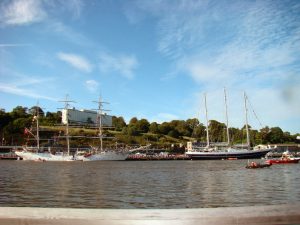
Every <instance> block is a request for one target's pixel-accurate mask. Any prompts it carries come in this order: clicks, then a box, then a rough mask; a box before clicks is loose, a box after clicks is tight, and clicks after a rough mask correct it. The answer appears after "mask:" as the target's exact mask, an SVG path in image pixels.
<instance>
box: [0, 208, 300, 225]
mask: <svg viewBox="0 0 300 225" xmlns="http://www.w3.org/2000/svg"><path fill="white" fill-rule="evenodd" d="M299 209H300V204H284V205H266V206H246V207H221V208H191V209H79V208H34V207H0V225H2V224H12V225H14V224H19V225H20V224H58V225H59V224H73V225H81V224H100V225H102V224H122V225H127V224H131V225H133V224H175V225H176V224H299V223H300V210H299Z"/></svg>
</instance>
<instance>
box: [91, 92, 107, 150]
mask: <svg viewBox="0 0 300 225" xmlns="http://www.w3.org/2000/svg"><path fill="white" fill-rule="evenodd" d="M93 102H95V103H97V104H98V109H97V119H98V121H99V138H100V151H101V152H102V151H103V130H102V115H103V111H109V110H105V109H103V104H109V103H108V102H103V101H102V98H101V95H100V97H99V100H98V101H93ZM96 153H97V148H96Z"/></svg>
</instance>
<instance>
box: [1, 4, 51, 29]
mask: <svg viewBox="0 0 300 225" xmlns="http://www.w3.org/2000/svg"><path fill="white" fill-rule="evenodd" d="M9 3H10V4H9V5H6V6H4V5H2V7H1V10H0V13H1V14H0V22H1V24H4V25H12V26H13V25H23V24H30V23H35V22H40V21H42V20H43V19H44V18H45V17H47V14H46V12H45V11H44V9H43V7H42V4H41V1H35V0H14V1H10V2H9Z"/></svg>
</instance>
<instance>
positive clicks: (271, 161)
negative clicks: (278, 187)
mask: <svg viewBox="0 0 300 225" xmlns="http://www.w3.org/2000/svg"><path fill="white" fill-rule="evenodd" d="M299 160H300V159H299V158H294V157H293V156H292V155H291V154H289V152H284V153H283V154H282V156H281V158H280V159H267V160H266V163H268V164H288V163H299Z"/></svg>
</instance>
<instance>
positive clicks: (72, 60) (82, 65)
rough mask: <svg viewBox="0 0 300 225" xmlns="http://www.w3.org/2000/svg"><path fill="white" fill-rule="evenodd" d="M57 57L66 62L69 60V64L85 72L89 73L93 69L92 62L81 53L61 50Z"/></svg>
mask: <svg viewBox="0 0 300 225" xmlns="http://www.w3.org/2000/svg"><path fill="white" fill-rule="evenodd" d="M57 57H58V58H59V59H60V60H62V61H64V62H67V63H68V64H70V65H71V66H73V67H74V68H76V69H79V70H81V71H83V72H87V73H89V72H91V71H92V69H93V66H92V64H91V63H90V62H89V61H88V60H87V59H85V58H84V57H82V56H79V55H76V54H70V53H63V52H59V53H58V54H57Z"/></svg>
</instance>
